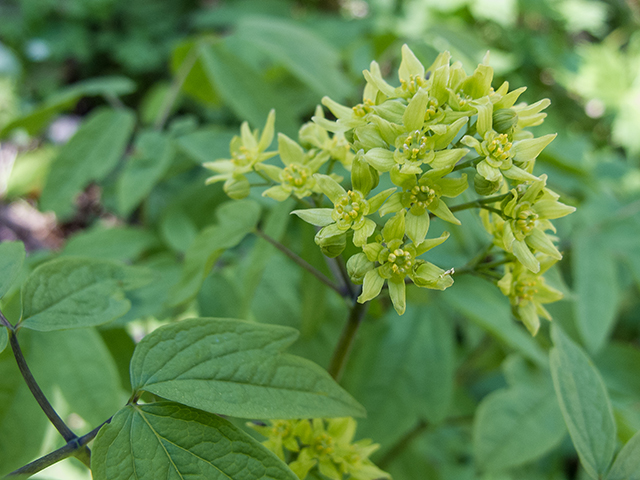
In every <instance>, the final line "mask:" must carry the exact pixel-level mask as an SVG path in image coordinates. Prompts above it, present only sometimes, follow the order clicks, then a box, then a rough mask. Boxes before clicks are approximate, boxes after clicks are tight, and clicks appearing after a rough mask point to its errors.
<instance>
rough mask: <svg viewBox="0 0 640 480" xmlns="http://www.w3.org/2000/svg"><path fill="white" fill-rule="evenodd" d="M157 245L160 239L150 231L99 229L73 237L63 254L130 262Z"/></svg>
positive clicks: (123, 228)
mask: <svg viewBox="0 0 640 480" xmlns="http://www.w3.org/2000/svg"><path fill="white" fill-rule="evenodd" d="M157 244H158V238H157V237H156V236H155V235H154V234H153V233H151V232H150V231H149V230H144V229H142V228H137V227H118V228H104V227H98V228H92V229H91V230H83V231H81V232H79V233H78V234H76V235H74V236H72V237H71V238H70V239H69V240H68V241H67V243H66V245H65V246H64V250H63V251H62V253H63V255H70V256H77V257H93V258H101V259H105V260H120V261H126V260H129V261H130V260H135V259H137V258H138V257H139V256H140V254H141V253H142V252H144V251H145V250H148V249H150V248H152V247H154V246H157Z"/></svg>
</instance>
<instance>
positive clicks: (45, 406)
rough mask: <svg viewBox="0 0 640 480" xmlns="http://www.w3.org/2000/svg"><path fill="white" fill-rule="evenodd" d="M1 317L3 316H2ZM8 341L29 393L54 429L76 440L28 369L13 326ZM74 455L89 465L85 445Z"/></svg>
mask: <svg viewBox="0 0 640 480" xmlns="http://www.w3.org/2000/svg"><path fill="white" fill-rule="evenodd" d="M2 318H4V316H3V317H2ZM5 321H6V319H5ZM3 323H4V321H3ZM9 343H10V344H11V349H12V350H13V355H14V357H15V359H16V363H17V364H18V368H19V369H20V373H21V374H22V377H23V378H24V381H25V382H26V383H27V386H28V387H29V390H30V391H31V394H32V395H33V396H34V398H35V399H36V401H37V402H38V405H40V408H41V409H42V411H43V412H44V413H45V415H46V416H47V418H48V419H49V421H50V422H51V423H52V424H53V426H54V427H56V430H58V432H60V435H62V437H63V438H64V439H65V440H66V441H67V443H68V442H72V441H75V440H77V439H78V436H77V435H76V434H75V433H73V432H72V431H71V429H70V428H69V427H67V425H66V424H65V423H64V421H63V420H62V418H60V416H59V415H58V413H57V412H56V411H55V410H54V408H53V407H52V406H51V404H50V403H49V400H47V397H46V396H45V395H44V392H43V391H42V389H41V388H40V386H39V385H38V383H37V382H36V379H35V378H34V377H33V374H32V373H31V370H29V367H28V366H27V361H26V360H25V358H24V355H23V353H22V349H21V348H20V344H19V343H18V337H17V334H16V332H15V329H13V328H12V329H10V331H9ZM76 456H77V457H78V459H79V460H80V461H81V462H82V463H84V464H85V465H86V466H87V467H89V465H90V458H91V452H90V450H89V449H88V448H87V447H84V448H83V449H81V450H79V451H78V452H77V454H76Z"/></svg>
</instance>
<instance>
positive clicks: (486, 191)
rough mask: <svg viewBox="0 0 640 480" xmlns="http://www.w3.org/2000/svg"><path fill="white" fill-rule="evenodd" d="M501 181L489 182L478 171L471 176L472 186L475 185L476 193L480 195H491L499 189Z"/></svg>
mask: <svg viewBox="0 0 640 480" xmlns="http://www.w3.org/2000/svg"><path fill="white" fill-rule="evenodd" d="M501 183H502V182H500V181H497V182H490V181H489V180H487V179H486V178H484V177H483V176H482V175H480V174H478V173H476V175H475V176H474V177H473V186H474V187H475V190H476V193H478V194H480V195H493V194H494V193H496V192H497V191H498V190H499V189H500V184H501Z"/></svg>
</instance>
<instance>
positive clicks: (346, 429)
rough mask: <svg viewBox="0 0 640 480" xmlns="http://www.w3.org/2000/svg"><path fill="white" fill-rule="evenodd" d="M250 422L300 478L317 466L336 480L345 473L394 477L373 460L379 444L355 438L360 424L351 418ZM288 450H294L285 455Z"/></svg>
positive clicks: (357, 479) (369, 478) (358, 477)
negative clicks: (259, 423)
mask: <svg viewBox="0 0 640 480" xmlns="http://www.w3.org/2000/svg"><path fill="white" fill-rule="evenodd" d="M247 425H248V426H249V427H251V428H252V429H254V430H256V431H257V432H258V433H260V434H261V435H262V436H264V437H267V440H265V441H264V442H263V445H264V446H266V447H267V448H268V449H269V450H271V451H272V452H273V453H275V454H276V455H277V456H278V457H279V458H280V459H281V460H283V461H288V462H289V468H291V470H293V472H294V473H295V474H296V475H297V476H298V478H299V479H300V480H304V478H306V477H307V474H308V473H309V471H311V469H313V468H314V467H317V468H318V470H319V471H320V473H321V474H322V475H324V476H325V477H328V478H331V479H332V480H342V479H343V478H345V476H348V478H349V479H352V480H373V479H382V478H390V476H389V474H388V473H386V472H383V471H382V470H380V469H379V468H378V467H376V466H375V465H374V464H373V463H372V462H371V460H369V456H370V455H371V454H372V453H373V452H375V451H376V450H377V449H378V447H379V446H378V445H377V444H372V443H371V440H359V441H357V442H354V441H353V438H354V436H355V433H356V426H357V425H356V421H355V420H354V419H353V418H351V417H346V418H332V419H329V420H323V419H320V418H314V419H312V420H273V421H271V422H270V424H269V425H258V424H255V423H251V422H249V423H248V424H247ZM285 450H286V451H288V452H292V453H290V454H288V455H287V456H285ZM287 457H290V458H287ZM291 457H293V458H295V459H292V458H291Z"/></svg>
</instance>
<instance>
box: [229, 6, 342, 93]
mask: <svg viewBox="0 0 640 480" xmlns="http://www.w3.org/2000/svg"><path fill="white" fill-rule="evenodd" d="M236 34H237V35H238V36H239V37H241V38H242V39H243V40H245V41H248V42H250V43H251V44H253V45H254V47H255V48H258V49H260V50H262V51H264V53H265V54H267V55H270V56H271V57H273V58H274V59H275V60H276V61H278V62H280V63H281V64H282V65H283V66H284V67H285V68H286V69H287V70H289V72H291V74H293V75H294V76H296V77H297V78H298V79H299V80H300V81H301V82H303V83H305V84H306V85H308V86H309V88H311V89H312V90H314V91H315V92H316V93H317V94H318V95H328V96H330V97H332V98H333V99H335V100H337V101H339V100H341V99H342V98H344V97H346V96H347V95H348V94H349V92H350V87H351V86H350V84H349V80H348V79H347V77H346V76H345V75H344V74H343V73H342V71H341V69H340V55H339V53H338V51H337V50H335V49H334V48H333V46H331V45H330V44H328V43H327V42H325V41H324V39H322V38H321V37H319V36H317V35H316V34H315V33H314V32H313V31H312V30H309V29H307V28H304V27H302V26H300V24H299V23H294V22H290V21H287V20H283V19H277V18H273V17H271V18H269V17H244V18H242V19H241V20H240V21H239V22H238V25H237V30H236Z"/></svg>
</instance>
